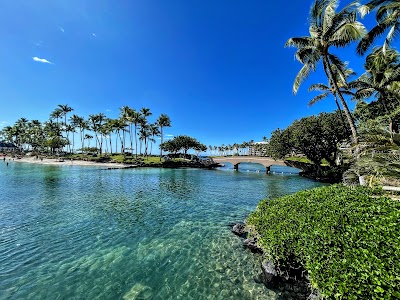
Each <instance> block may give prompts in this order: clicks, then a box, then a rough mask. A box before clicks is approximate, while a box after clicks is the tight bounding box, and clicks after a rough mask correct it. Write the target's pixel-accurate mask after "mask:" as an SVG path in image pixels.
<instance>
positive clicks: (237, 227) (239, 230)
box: [232, 223, 247, 237]
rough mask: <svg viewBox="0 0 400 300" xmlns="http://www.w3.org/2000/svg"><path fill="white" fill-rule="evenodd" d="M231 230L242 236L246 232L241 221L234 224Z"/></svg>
mask: <svg viewBox="0 0 400 300" xmlns="http://www.w3.org/2000/svg"><path fill="white" fill-rule="evenodd" d="M232 232H233V233H234V234H236V235H238V236H240V237H243V236H244V235H245V234H247V231H246V230H245V225H244V224H243V223H237V224H235V226H233V228H232Z"/></svg>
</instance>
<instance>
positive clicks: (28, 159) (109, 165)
mask: <svg viewBox="0 0 400 300" xmlns="http://www.w3.org/2000/svg"><path fill="white" fill-rule="evenodd" d="M10 158H11V161H12V160H13V159H12V157H10V156H7V157H6V161H9V159H10ZM14 161H15V162H25V163H31V164H42V165H55V166H95V167H104V168H121V169H122V168H127V167H132V165H127V164H121V163H98V162H93V161H83V160H70V159H65V160H64V161H60V160H59V159H50V158H43V160H41V159H40V158H39V159H36V158H35V157H23V158H21V159H17V158H15V159H14Z"/></svg>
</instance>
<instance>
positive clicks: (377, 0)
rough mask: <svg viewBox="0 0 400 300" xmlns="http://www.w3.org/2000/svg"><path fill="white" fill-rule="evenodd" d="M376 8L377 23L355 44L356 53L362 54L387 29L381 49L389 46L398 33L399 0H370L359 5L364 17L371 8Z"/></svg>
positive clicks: (399, 28) (399, 22)
mask: <svg viewBox="0 0 400 300" xmlns="http://www.w3.org/2000/svg"><path fill="white" fill-rule="evenodd" d="M374 9H378V10H377V12H376V20H377V22H378V24H377V25H376V26H375V27H374V28H372V29H371V31H370V32H368V34H367V35H365V36H364V37H363V38H362V39H361V41H360V43H359V44H358V46H357V53H358V54H360V55H364V54H365V53H366V52H367V50H368V49H369V48H370V47H371V45H372V44H373V43H374V41H375V40H376V39H377V38H378V37H379V36H381V35H383V34H384V33H385V32H386V31H388V30H389V32H388V34H387V36H386V39H385V42H384V45H383V50H384V51H385V50H386V48H387V47H389V46H390V44H391V42H392V41H393V39H394V38H395V37H396V36H397V35H399V33H400V1H399V0H371V1H370V2H368V3H367V4H366V5H363V6H361V7H360V9H359V11H360V12H361V16H362V17H364V16H365V15H366V14H367V13H369V12H370V11H371V10H374Z"/></svg>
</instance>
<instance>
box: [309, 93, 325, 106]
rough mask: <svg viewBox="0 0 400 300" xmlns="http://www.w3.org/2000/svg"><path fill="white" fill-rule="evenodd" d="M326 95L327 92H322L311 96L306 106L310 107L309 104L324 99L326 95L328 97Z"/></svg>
mask: <svg viewBox="0 0 400 300" xmlns="http://www.w3.org/2000/svg"><path fill="white" fill-rule="evenodd" d="M328 95H329V93H323V94H321V95H318V96H316V97H314V98H312V99H311V100H310V102H308V106H309V107H310V106H312V105H314V104H315V103H317V102H319V101H321V100H323V99H325V98H326V97H328Z"/></svg>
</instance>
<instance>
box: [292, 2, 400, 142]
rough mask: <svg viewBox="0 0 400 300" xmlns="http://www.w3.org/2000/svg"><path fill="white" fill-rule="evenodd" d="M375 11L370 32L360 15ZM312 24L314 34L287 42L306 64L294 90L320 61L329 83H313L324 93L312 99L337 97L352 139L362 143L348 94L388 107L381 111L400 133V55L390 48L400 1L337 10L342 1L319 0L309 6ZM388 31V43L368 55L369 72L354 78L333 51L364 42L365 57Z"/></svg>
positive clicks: (398, 27) (399, 27)
mask: <svg viewBox="0 0 400 300" xmlns="http://www.w3.org/2000/svg"><path fill="white" fill-rule="evenodd" d="M372 11H376V21H377V25H376V26H375V27H374V28H372V29H371V30H370V31H369V32H368V31H367V29H366V28H365V26H364V25H363V24H362V23H361V22H360V21H359V20H358V16H359V15H361V17H364V16H365V14H367V13H370V12H372ZM309 24H310V27H309V32H310V35H309V36H303V37H295V38H290V39H289V40H288V41H287V43H286V46H292V47H296V48H297V51H296V59H297V60H298V61H299V62H301V63H302V64H303V66H302V68H301V70H300V71H299V73H298V74H297V76H296V78H295V81H294V85H293V92H294V94H296V93H297V91H298V89H299V87H300V85H301V84H302V82H303V81H304V80H305V79H307V77H308V76H309V74H310V73H311V72H312V71H315V70H316V69H317V67H318V65H319V63H320V62H321V63H322V67H323V70H324V72H325V74H326V77H327V84H313V85H312V86H311V87H310V89H309V90H317V91H321V92H322V93H321V94H320V95H318V96H316V97H315V98H314V99H312V100H311V101H310V103H309V105H312V104H314V103H316V102H318V101H320V100H322V99H324V98H326V97H327V96H328V95H333V97H334V99H335V101H336V104H337V106H338V109H339V110H340V111H343V112H344V115H345V116H344V117H343V116H342V119H343V120H344V119H346V122H348V124H349V125H350V130H351V136H352V142H353V144H354V145H358V144H359V141H360V136H359V132H358V130H357V122H356V120H355V119H354V117H353V115H352V113H351V112H350V110H349V107H348V105H347V102H346V100H345V97H344V96H345V95H349V97H351V99H352V100H357V101H362V100H363V99H368V98H369V97H371V96H374V97H375V101H376V102H377V103H379V104H380V105H381V106H382V108H383V111H382V115H384V116H385V118H386V120H387V128H388V130H389V131H390V132H391V134H392V135H393V134H394V133H398V128H397V125H396V124H393V119H394V118H396V117H398V115H399V109H398V108H399V104H400V54H399V52H397V51H396V50H395V49H394V48H392V47H391V46H392V44H393V42H394V40H395V38H396V37H397V36H398V35H399V33H400V1H398V0H371V1H370V2H368V3H367V4H365V5H360V4H359V3H358V2H352V3H351V4H349V5H347V6H345V7H344V8H342V9H341V10H340V11H338V1H337V0H316V1H315V2H314V4H313V5H312V7H311V10H310V17H309ZM384 34H387V35H386V37H385V40H384V43H383V45H382V46H380V47H376V48H373V49H372V52H371V53H370V54H369V55H368V56H367V58H366V62H365V73H364V74H362V75H361V76H360V77H359V78H357V79H356V80H353V81H349V78H350V77H351V76H352V75H354V72H353V70H351V69H350V68H349V67H348V64H347V63H344V62H343V61H342V59H341V58H339V56H337V55H336V54H334V53H332V51H331V49H332V48H333V47H336V48H338V47H347V46H349V45H350V44H351V43H353V42H359V43H358V46H357V53H358V54H359V55H365V54H366V53H367V52H368V51H369V50H370V49H371V46H372V45H373V44H374V43H375V42H376V41H377V38H378V37H380V36H383V35H384ZM357 147H358V146H357ZM357 147H356V148H357Z"/></svg>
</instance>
